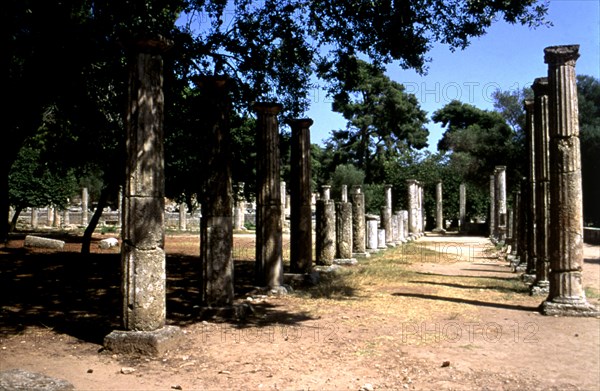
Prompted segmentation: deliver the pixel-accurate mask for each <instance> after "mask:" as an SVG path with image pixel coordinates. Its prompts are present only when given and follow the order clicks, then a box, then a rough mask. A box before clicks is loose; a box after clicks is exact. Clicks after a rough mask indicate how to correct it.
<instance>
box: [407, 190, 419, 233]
mask: <svg viewBox="0 0 600 391" xmlns="http://www.w3.org/2000/svg"><path fill="white" fill-rule="evenodd" d="M406 184H407V185H408V233H409V235H410V236H411V237H414V238H418V237H419V207H418V202H419V195H418V193H419V190H418V182H417V181H416V180H415V179H408V180H407V181H406Z"/></svg>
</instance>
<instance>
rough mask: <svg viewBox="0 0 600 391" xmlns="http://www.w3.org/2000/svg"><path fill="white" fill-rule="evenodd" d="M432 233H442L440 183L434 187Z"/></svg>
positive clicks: (442, 208) (442, 217) (442, 213)
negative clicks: (433, 224)
mask: <svg viewBox="0 0 600 391" xmlns="http://www.w3.org/2000/svg"><path fill="white" fill-rule="evenodd" d="M433 232H439V233H444V232H446V230H445V229H444V206H443V204H442V182H441V181H439V182H438V183H436V185H435V229H434V230H433Z"/></svg>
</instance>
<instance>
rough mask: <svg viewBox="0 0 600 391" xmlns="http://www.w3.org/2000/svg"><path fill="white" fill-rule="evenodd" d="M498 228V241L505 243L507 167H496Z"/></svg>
mask: <svg viewBox="0 0 600 391" xmlns="http://www.w3.org/2000/svg"><path fill="white" fill-rule="evenodd" d="M495 173H496V183H497V187H496V190H497V192H496V195H495V201H496V208H495V210H496V227H497V239H498V241H499V242H502V243H503V242H504V240H505V239H506V166H496V171H495Z"/></svg>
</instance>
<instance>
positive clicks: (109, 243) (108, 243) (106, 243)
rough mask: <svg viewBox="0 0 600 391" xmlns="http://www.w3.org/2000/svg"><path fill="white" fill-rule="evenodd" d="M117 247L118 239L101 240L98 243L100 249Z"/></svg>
mask: <svg viewBox="0 0 600 391" xmlns="http://www.w3.org/2000/svg"><path fill="white" fill-rule="evenodd" d="M118 245H119V239H117V238H106V239H102V240H101V241H100V242H99V243H98V247H100V248H101V249H107V248H111V247H116V246H118Z"/></svg>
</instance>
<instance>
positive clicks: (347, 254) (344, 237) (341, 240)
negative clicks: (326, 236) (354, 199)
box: [335, 185, 352, 259]
mask: <svg viewBox="0 0 600 391" xmlns="http://www.w3.org/2000/svg"><path fill="white" fill-rule="evenodd" d="M335 209H336V226H335V237H336V258H339V259H351V258H352V204H351V203H349V202H348V186H346V185H342V201H341V202H338V203H337V204H336V205H335Z"/></svg>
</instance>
